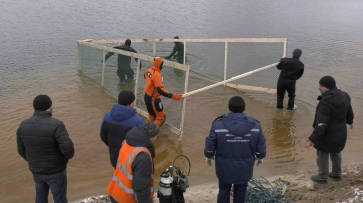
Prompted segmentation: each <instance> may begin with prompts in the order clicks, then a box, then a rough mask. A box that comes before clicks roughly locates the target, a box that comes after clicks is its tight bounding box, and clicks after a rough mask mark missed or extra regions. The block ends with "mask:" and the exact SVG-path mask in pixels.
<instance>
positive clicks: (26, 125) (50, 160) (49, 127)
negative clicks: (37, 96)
mask: <svg viewBox="0 0 363 203" xmlns="http://www.w3.org/2000/svg"><path fill="white" fill-rule="evenodd" d="M16 134H17V145H18V153H19V154H20V155H21V156H22V157H23V158H24V159H25V160H26V161H27V162H28V164H29V170H30V171H31V172H33V173H38V174H49V175H50V174H56V173H60V172H62V171H64V170H65V169H66V168H67V163H68V160H69V159H71V158H72V157H73V155H74V148H73V142H72V140H71V139H70V138H69V136H68V132H67V130H66V128H65V126H64V124H63V122H62V121H60V120H58V119H55V118H52V114H51V113H49V112H47V111H35V112H34V116H33V117H30V118H28V119H25V120H24V121H23V122H21V124H20V126H19V128H18V131H17V133H16Z"/></svg>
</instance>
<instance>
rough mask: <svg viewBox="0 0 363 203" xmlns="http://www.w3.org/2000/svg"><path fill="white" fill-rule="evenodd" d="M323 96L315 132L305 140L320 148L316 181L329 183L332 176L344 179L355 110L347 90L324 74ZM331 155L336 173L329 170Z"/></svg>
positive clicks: (333, 170)
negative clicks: (344, 163)
mask: <svg viewBox="0 0 363 203" xmlns="http://www.w3.org/2000/svg"><path fill="white" fill-rule="evenodd" d="M319 84H320V85H319V90H320V93H321V96H319V97H318V100H319V104H318V106H317V107H316V113H315V119H314V123H313V127H314V131H313V133H312V134H311V135H310V137H309V138H308V139H307V140H306V141H305V142H307V143H308V146H307V148H309V147H310V146H312V145H314V148H315V149H317V156H318V157H317V159H316V162H317V164H318V169H319V172H318V175H313V176H311V179H312V180H313V181H314V182H316V183H321V184H326V183H327V182H328V177H329V178H331V179H334V180H337V181H339V180H341V179H342V169H341V166H342V154H341V151H343V149H344V147H345V142H346V141H347V124H348V125H350V128H351V129H353V119H354V114H353V109H352V106H351V104H350V97H349V95H348V94H347V93H346V92H343V91H341V90H340V89H338V88H337V87H336V84H335V80H334V78H333V77H331V76H324V77H322V78H321V79H320V81H319ZM329 156H330V160H331V162H332V172H331V173H329Z"/></svg>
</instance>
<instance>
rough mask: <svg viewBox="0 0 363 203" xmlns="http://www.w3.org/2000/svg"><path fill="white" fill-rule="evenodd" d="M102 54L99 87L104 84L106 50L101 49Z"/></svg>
mask: <svg viewBox="0 0 363 203" xmlns="http://www.w3.org/2000/svg"><path fill="white" fill-rule="evenodd" d="M102 53H103V56H102V82H101V87H104V86H105V69H106V51H105V50H103V52H102Z"/></svg>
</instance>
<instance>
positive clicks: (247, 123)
mask: <svg viewBox="0 0 363 203" xmlns="http://www.w3.org/2000/svg"><path fill="white" fill-rule="evenodd" d="M223 124H224V126H225V127H226V128H227V129H228V131H229V132H230V133H231V134H233V135H236V136H242V135H245V134H248V133H249V132H250V131H251V129H252V128H254V127H255V125H256V120H255V119H253V118H250V117H247V116H246V114H244V113H229V114H227V115H226V116H224V117H223Z"/></svg>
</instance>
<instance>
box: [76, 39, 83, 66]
mask: <svg viewBox="0 0 363 203" xmlns="http://www.w3.org/2000/svg"><path fill="white" fill-rule="evenodd" d="M77 44H78V71H80V70H81V69H82V65H81V47H82V46H81V44H80V43H79V42H77Z"/></svg>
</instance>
